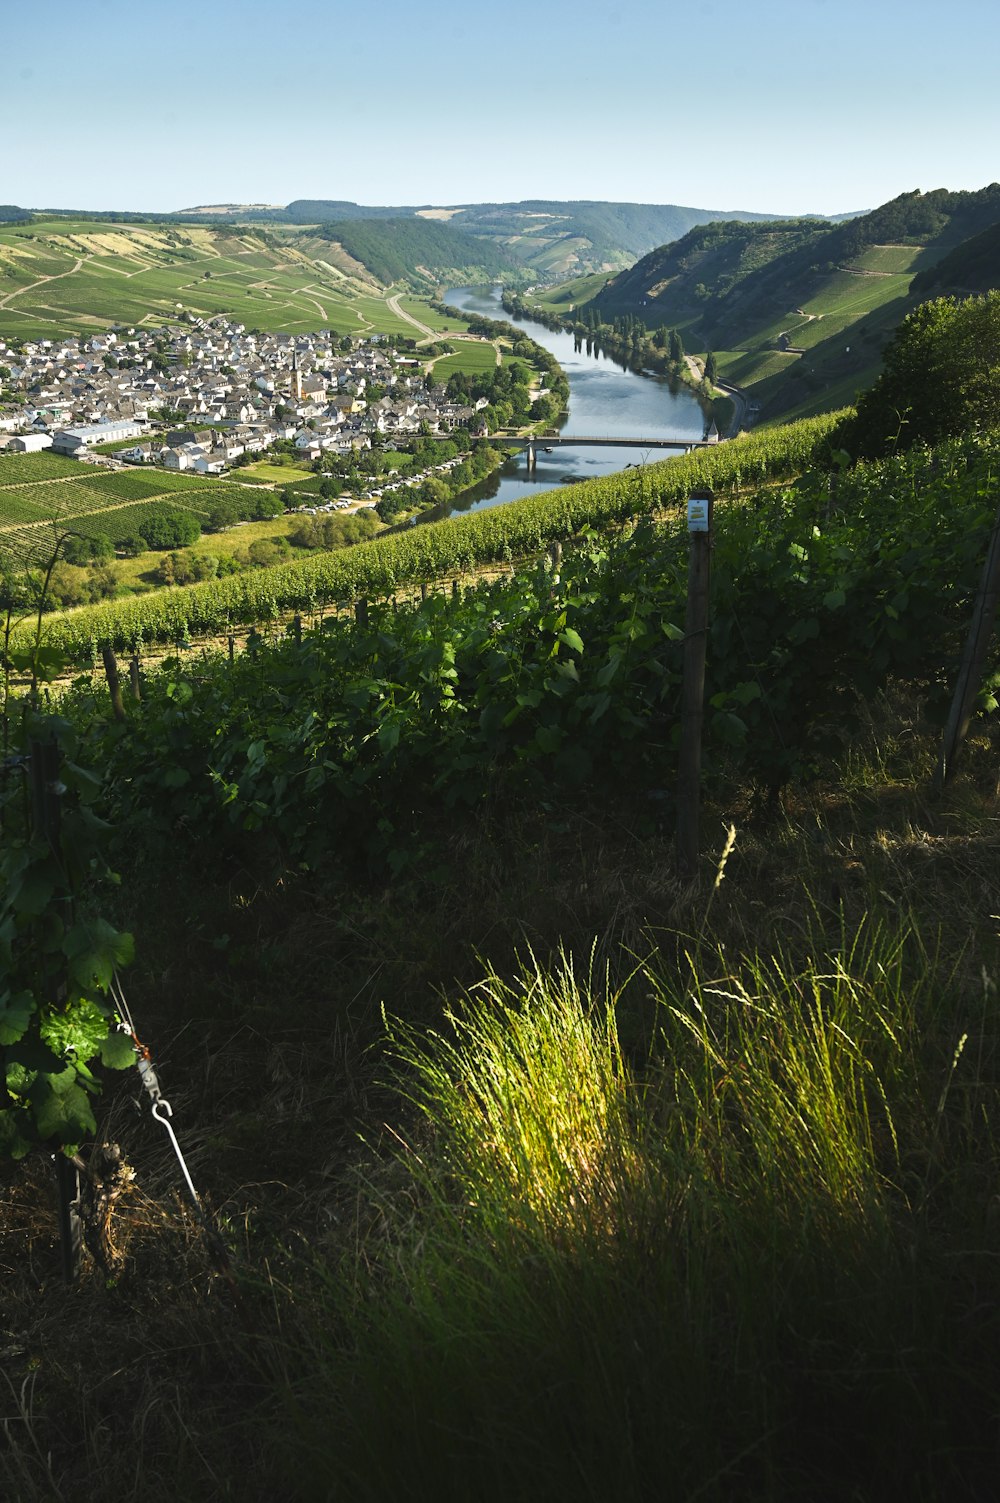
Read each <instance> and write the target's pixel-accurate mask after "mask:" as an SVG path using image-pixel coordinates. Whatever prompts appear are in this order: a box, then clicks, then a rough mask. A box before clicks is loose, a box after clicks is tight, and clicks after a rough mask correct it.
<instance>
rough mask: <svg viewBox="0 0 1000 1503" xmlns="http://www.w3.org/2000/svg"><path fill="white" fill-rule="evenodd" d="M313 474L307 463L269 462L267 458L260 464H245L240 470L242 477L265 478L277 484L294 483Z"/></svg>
mask: <svg viewBox="0 0 1000 1503" xmlns="http://www.w3.org/2000/svg"><path fill="white" fill-rule="evenodd" d="M311 474H312V470H311V469H310V468H309V466H308V465H307V464H269V463H268V462H267V461H266V460H265V461H261V463H260V464H248V465H244V466H243V468H242V469H241V470H240V479H241V480H242V479H246V480H250V481H254V480H265V481H267V482H268V483H272V482H273V483H274V484H275V485H294V484H295V482H296V481H297V480H302V479H304V478H306V477H307V476H309V475H311Z"/></svg>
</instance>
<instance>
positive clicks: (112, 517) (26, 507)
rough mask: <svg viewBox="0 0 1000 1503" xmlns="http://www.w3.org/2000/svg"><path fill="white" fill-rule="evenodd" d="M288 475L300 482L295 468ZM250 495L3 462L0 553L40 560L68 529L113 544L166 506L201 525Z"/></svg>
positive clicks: (70, 466) (139, 475) (126, 474)
mask: <svg viewBox="0 0 1000 1503" xmlns="http://www.w3.org/2000/svg"><path fill="white" fill-rule="evenodd" d="M289 475H290V477H294V478H296V479H302V478H303V472H301V471H299V470H294V471H290V472H289ZM252 494H253V493H252V491H251V490H250V488H249V487H247V486H241V485H238V484H227V483H225V482H219V481H218V480H211V479H207V478H203V477H202V476H195V475H176V474H170V473H167V472H165V471H162V470H155V471H153V470H136V471H120V470H100V469H96V468H93V467H92V466H89V465H81V464H79V463H78V462H77V461H76V460H72V459H60V458H58V457H57V456H51V455H48V454H16V455H12V456H10V457H9V458H8V457H0V555H2V554H4V553H6V554H8V555H10V556H12V557H14V558H15V559H17V560H18V561H19V562H22V563H37V562H40V561H42V560H43V559H45V558H47V557H48V556H49V555H50V553H51V551H52V546H53V541H54V538H55V536H56V534H57V532H58V531H60V530H64V529H67V528H69V529H71V530H72V531H73V532H76V533H80V534H82V535H83V536H86V537H97V536H104V537H107V538H110V540H111V541H112V542H113V543H115V544H117V543H120V542H121V541H122V540H123V539H125V538H127V537H129V536H130V535H132V534H135V533H141V532H142V523H143V521H144V520H146V519H148V518H149V516H150V515H151V514H153V513H154V512H156V511H157V510H161V509H162V508H163V506H164V504H165V503H169V504H170V505H172V506H183V507H184V508H185V509H186V510H187V511H191V512H193V513H194V514H195V515H196V516H197V517H198V518H199V519H200V520H202V521H203V520H204V519H205V518H206V517H207V515H208V512H209V508H210V507H211V506H212V504H213V503H215V502H218V501H223V500H228V501H232V502H233V503H234V504H236V505H237V506H241V505H242V506H245V505H246V503H247V499H248V496H250V497H252Z"/></svg>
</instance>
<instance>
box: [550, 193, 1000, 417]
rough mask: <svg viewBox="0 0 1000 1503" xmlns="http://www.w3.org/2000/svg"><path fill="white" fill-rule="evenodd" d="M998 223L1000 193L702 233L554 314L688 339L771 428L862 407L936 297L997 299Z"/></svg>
mask: <svg viewBox="0 0 1000 1503" xmlns="http://www.w3.org/2000/svg"><path fill="white" fill-rule="evenodd" d="M998 222H1000V186H998V185H997V184H992V185H990V186H989V187H986V188H983V189H981V190H979V191H978V192H974V193H952V192H948V191H947V190H945V189H939V190H936V191H934V192H931V193H924V194H921V193H919V192H915V193H907V194H903V195H901V196H900V197H899V198H898V199H894V200H893V201H892V202H890V203H888V204H884V205H882V206H881V207H880V208H878V209H875V210H873V211H872V212H871V213H869V214H865V215H860V216H858V217H857V218H855V219H851V220H849V221H846V222H845V223H843V224H838V225H833V226H830V225H825V224H823V223H821V222H819V221H810V220H793V221H779V222H777V223H770V224H738V223H735V222H725V223H718V224H712V225H707V226H701V227H698V228H695V229H692V230H691V231H689V232H688V233H687V234H686V235H684V236H682V237H681V238H680V239H679V240H677V241H675V242H674V243H672V244H669V245H664V246H661V247H660V248H659V249H657V250H656V251H654V252H652V253H651V254H650V255H647V256H645V257H644V258H643V259H642V260H640V261H639V262H638V263H637V264H636V265H635V266H633V267H632V268H630V269H629V270H628V271H625V272H622V273H620V274H619V275H617V276H616V277H614V278H612V279H611V280H610V281H609V282H607V283H606V285H605V286H604V287H602V288H601V289H600V290H599V291H598V292H597V293H596V295H594V294H593V293H592V292H591V289H590V287H589V286H587V285H584V286H583V287H581V289H580V295H579V296H578V297H574V296H573V288H572V284H570V285H569V286H567V287H566V288H564V289H562V290H561V291H560V292H559V294H558V296H556V295H554V294H550V295H548V296H547V300H546V301H545V302H544V306H546V307H548V308H550V309H551V310H552V311H553V312H559V311H562V310H564V309H565V306H566V303H567V302H573V303H574V305H575V308H574V314H573V317H574V318H575V319H577V320H579V319H581V318H583V319H586V317H587V315H588V314H592V315H595V316H597V317H599V318H600V319H601V320H602V321H603V322H606V323H609V324H610V323H612V322H613V321H614V320H615V318H621V317H622V316H625V317H635V318H638V319H641V321H642V322H643V323H644V324H645V325H646V326H647V327H648V328H650V329H655V328H658V327H660V326H664V325H665V326H667V327H670V328H677V329H679V330H680V331H681V333H682V335H683V338H684V343H685V346H686V348H687V349H688V350H690V351H696V350H698V351H707V350H711V351H713V352H714V354H715V357H716V360H717V362H718V367H719V370H720V373H721V374H722V375H723V376H724V377H728V378H729V379H731V380H733V381H734V382H736V383H737V384H738V385H740V386H741V387H744V388H746V389H747V390H748V391H749V393H750V395H751V396H752V398H753V399H754V400H755V401H756V402H758V403H759V404H760V406H761V409H762V412H763V414H764V416H766V417H775V416H778V415H781V414H787V413H789V412H790V411H792V410H794V411H796V412H807V411H820V410H824V409H828V408H830V407H833V406H840V405H844V404H845V403H846V402H849V401H851V400H853V398H854V396H855V395H856V394H857V392H858V391H859V390H861V389H862V387H864V386H865V385H867V384H869V383H870V382H871V380H873V379H874V377H875V375H876V374H877V370H878V362H879V359H880V357H881V352H882V350H883V348H884V346H885V343H886V341H887V339H888V338H889V336H890V334H891V332H892V330H893V328H894V327H895V326H896V325H897V324H898V323H899V321H900V319H901V318H902V317H903V315H904V314H905V313H906V312H907V311H909V310H910V309H911V308H912V307H914V306H915V305H916V303H917V302H919V301H920V299H921V297H922V296H926V295H927V292H928V291H929V290H932V289H933V290H936V289H937V288H938V287H940V290H942V291H952V290H959V289H961V290H965V291H970V290H972V291H975V290H985V287H986V286H992V285H996V282H997V279H998V277H1000V272H998V271H997V264H998V263H997V262H996V260H995V258H993V259H992V260H991V250H992V248H993V245H994V242H995V226H996V225H997V223H998ZM979 237H983V238H982V239H981V240H980V239H979ZM963 246H964V247H966V248H965V249H959V247H963ZM939 263H940V264H941V265H942V267H943V269H942V272H941V281H940V282H937V281H936V280H935V271H934V268H935V267H936V266H937V265H938V264H939ZM991 268H992V269H991ZM963 274H965V275H967V276H968V278H969V279H970V280H969V283H968V284H967V285H963V283H962V275H963ZM588 294H589V296H588Z"/></svg>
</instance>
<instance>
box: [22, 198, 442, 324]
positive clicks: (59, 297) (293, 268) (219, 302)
mask: <svg viewBox="0 0 1000 1503" xmlns="http://www.w3.org/2000/svg"><path fill="white" fill-rule="evenodd" d="M303 247H305V248H303ZM317 248H318V247H317V244H315V243H313V242H310V241H304V240H303V239H302V237H301V236H299V237H297V236H294V235H292V234H289V233H281V232H279V231H278V230H275V229H271V228H269V229H268V230H267V231H266V232H264V231H260V230H255V229H249V228H245V229H237V228H234V229H228V228H225V229H216V228H208V227H205V228H201V227H198V226H196V227H190V226H186V225H185V226H182V225H173V224H171V225H115V224H111V223H108V224H105V223H97V222H90V223H88V222H87V221H86V220H80V221H70V220H46V221H38V222H35V223H32V224H27V225H24V224H21V225H12V226H9V227H7V228H4V229H0V334H3V335H5V336H7V337H13V338H25V339H26V338H46V337H52V336H53V335H68V334H81V333H87V332H91V331H93V330H95V329H98V328H102V327H104V326H106V325H107V324H110V323H126V324H135V325H140V324H146V325H160V324H163V323H165V322H166V321H168V320H171V319H176V317H177V316H178V314H179V313H180V312H181V311H189V312H191V313H192V314H195V315H197V316H201V317H211V316H213V315H215V314H227V315H229V316H231V317H234V318H238V319H239V320H241V321H242V322H243V323H245V324H247V325H248V326H249V327H251V328H259V329H273V330H286V331H290V332H296V331H299V332H307V331H311V330H314V329H321V328H333V329H335V330H336V331H337V332H338V333H340V334H352V335H360V336H364V335H369V334H400V335H403V336H405V337H406V338H417V337H419V335H418V331H417V330H416V329H414V327H413V325H412V324H410V323H407V322H406V320H405V319H402V318H400V317H399V316H398V315H397V314H396V313H394V312H393V311H392V309H390V308H389V307H388V305H387V303H386V301H385V298H384V296H383V295H382V294H381V290H380V289H379V288H378V287H377V286H376V285H375V284H374V283H373V282H372V281H371V279H370V278H367V277H364V276H361V275H359V276H350V275H345V273H344V272H343V271H340V270H338V269H337V268H335V267H334V266H333V265H331V264H330V263H329V262H327V261H325V260H323V259H322V258H320V257H318V256H317V257H313V256H311V255H309V254H308V253H307V251H309V250H316V249H317ZM327 249H328V248H327ZM408 306H410V307H412V308H413V310H414V316H415V317H418V318H419V319H420V320H421V322H424V323H426V324H427V325H428V327H437V319H436V316H435V315H431V314H429V312H428V310H426V309H425V308H424V307H423V305H421V304H419V303H418V302H417V301H416V300H415V299H412V298H411V299H409V300H408ZM454 324H455V321H454V320H452V321H451V326H452V327H454Z"/></svg>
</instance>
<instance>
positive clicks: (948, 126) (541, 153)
mask: <svg viewBox="0 0 1000 1503" xmlns="http://www.w3.org/2000/svg"><path fill="white" fill-rule="evenodd" d="M3 34H4V44H3V45H4V54H5V61H4V68H3V82H2V85H0V202H4V203H17V204H22V205H24V206H27V207H31V208H42V207H46V208H68V207H72V208H88V209H140V210H157V209H159V210H167V209H179V208H184V207H188V206H191V205H195V204H212V203H224V202H267V203H278V204H284V203H287V202H288V201H289V200H291V199H293V198H344V199H353V200H355V201H357V202H359V203H369V204H441V205H447V204H456V203H463V202H464V203H468V202H480V201H483V200H508V199H519V198H557V199H564V198H595V199H616V200H632V201H640V202H647V203H678V204H687V205H693V206H696V207H699V208H717V209H751V210H758V211H761V212H768V213H785V214H801V213H808V212H817V213H829V214H833V213H838V212H845V211H849V210H855V209H862V208H871V207H874V206H875V205H876V204H879V203H883V202H885V200H887V199H889V198H892V197H895V196H896V194H898V193H902V192H905V191H908V190H910V189H913V188H920V189H922V190H924V191H926V190H928V189H931V188H938V187H948V188H980V187H983V186H984V185H985V184H986V183H989V182H992V181H994V180H996V179H997V178H998V177H1000V104H998V99H1000V89H998V87H997V73H998V58H1000V5H998V4H997V0H950V3H942V0H757V3H754V0H738V3H737V0H686V3H683V4H682V3H679V0H621V3H620V4H617V5H616V4H615V0H610V3H609V4H607V6H605V5H595V6H593V7H591V6H588V5H587V4H586V3H584V0H577V3H573V4H570V3H568V0H504V3H501V4H499V5H495V6H492V5H491V6H484V5H477V4H475V3H473V0H463V3H455V0H438V3H436V4H434V3H432V4H430V5H426V4H425V5H422V6H421V5H417V4H413V3H407V4H402V3H400V0H372V3H370V4H368V5H362V4H361V3H359V0H351V3H346V0H328V3H319V0H301V3H298V4H294V5H292V6H290V7H288V8H285V7H283V6H280V5H278V4H276V3H274V0H268V3H263V0H242V3H235V0H234V3H230V4H225V3H221V0H174V3H172V4H171V3H169V0H167V3H161V4H157V5H153V4H151V3H150V0H129V3H126V0H91V3H90V4H88V5H86V6H83V5H80V3H79V0H73V3H69V0H49V3H47V4H44V5H43V4H38V3H36V4H34V5H21V6H17V7H13V6H11V7H7V13H6V16H5V19H4V25H3Z"/></svg>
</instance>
